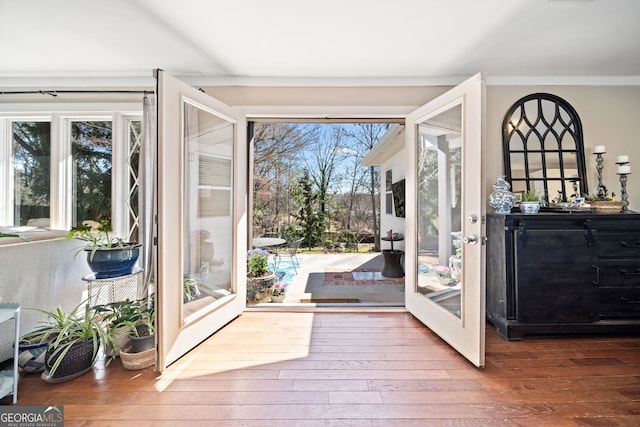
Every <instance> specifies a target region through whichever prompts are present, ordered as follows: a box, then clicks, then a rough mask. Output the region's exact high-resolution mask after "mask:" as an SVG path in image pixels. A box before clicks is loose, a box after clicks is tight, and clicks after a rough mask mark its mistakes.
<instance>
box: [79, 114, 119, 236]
mask: <svg viewBox="0 0 640 427" xmlns="http://www.w3.org/2000/svg"><path fill="white" fill-rule="evenodd" d="M71 147H72V155H73V178H74V184H75V188H74V209H75V212H74V218H75V224H78V223H81V222H82V221H84V220H87V219H91V220H95V221H108V222H111V154H112V132H111V122H110V121H83V122H72V123H71Z"/></svg>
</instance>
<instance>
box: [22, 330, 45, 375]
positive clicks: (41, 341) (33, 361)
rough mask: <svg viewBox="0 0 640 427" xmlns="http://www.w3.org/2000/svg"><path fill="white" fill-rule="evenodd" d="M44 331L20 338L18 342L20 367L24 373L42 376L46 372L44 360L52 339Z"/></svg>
mask: <svg viewBox="0 0 640 427" xmlns="http://www.w3.org/2000/svg"><path fill="white" fill-rule="evenodd" d="M45 329H46V328H45ZM43 331H44V329H41V330H37V331H34V332H30V333H28V334H26V335H24V336H22V337H21V338H20V341H19V342H18V367H19V368H20V370H21V371H22V372H25V373H27V374H40V373H42V372H43V371H44V369H45V364H44V358H45V356H46V353H47V347H49V343H50V342H51V337H46V336H45V335H44V334H43Z"/></svg>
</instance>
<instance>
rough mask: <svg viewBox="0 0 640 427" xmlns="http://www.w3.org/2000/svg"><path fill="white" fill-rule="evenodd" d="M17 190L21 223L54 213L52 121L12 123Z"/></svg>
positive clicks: (15, 191) (15, 192)
mask: <svg viewBox="0 0 640 427" xmlns="http://www.w3.org/2000/svg"><path fill="white" fill-rule="evenodd" d="M12 125H13V126H12V133H13V167H14V173H15V179H14V187H15V190H14V194H15V203H16V206H20V213H19V218H16V220H19V221H20V225H25V224H26V222H27V221H28V220H29V219H30V218H37V217H43V218H47V217H50V212H49V198H50V193H51V189H50V184H49V183H50V180H51V123H49V122H22V121H15V122H13V124H12Z"/></svg>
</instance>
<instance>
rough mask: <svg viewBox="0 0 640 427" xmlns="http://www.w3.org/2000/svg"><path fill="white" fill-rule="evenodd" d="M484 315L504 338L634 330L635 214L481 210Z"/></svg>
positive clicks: (638, 265)
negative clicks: (483, 225)
mask: <svg viewBox="0 0 640 427" xmlns="http://www.w3.org/2000/svg"><path fill="white" fill-rule="evenodd" d="M487 319H488V320H489V321H490V322H491V323H492V324H493V325H494V326H495V327H496V328H497V331H498V334H499V335H500V336H502V337H504V338H506V339H508V340H517V339H522V338H523V337H524V336H525V335H543V334H584V333H587V334H595V333H640V214H637V213H620V214H595V213H582V212H581V213H576V212H572V213H568V212H567V213H564V212H562V213H550V212H541V213H539V214H536V215H524V214H519V213H517V214H516V213H513V214H508V215H498V214H488V215H487Z"/></svg>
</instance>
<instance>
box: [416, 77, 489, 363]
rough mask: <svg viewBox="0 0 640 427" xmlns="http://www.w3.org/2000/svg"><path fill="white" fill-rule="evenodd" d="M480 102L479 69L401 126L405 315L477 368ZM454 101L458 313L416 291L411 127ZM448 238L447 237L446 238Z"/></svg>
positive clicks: (482, 210)
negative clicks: (458, 168)
mask: <svg viewBox="0 0 640 427" xmlns="http://www.w3.org/2000/svg"><path fill="white" fill-rule="evenodd" d="M484 103H485V83H484V77H483V76H482V74H476V75H475V76H473V77H471V78H470V79H468V80H466V81H465V82H463V83H461V84H460V85H458V86H456V87H454V88H452V89H450V90H449V91H447V92H445V93H444V94H442V95H440V96H438V97H436V98H435V99H433V100H432V101H430V102H429V103H427V104H425V105H424V106H422V107H420V108H418V109H416V110H415V111H414V112H412V113H411V114H409V115H408V116H407V119H406V128H405V135H406V143H405V147H406V157H405V167H406V179H407V204H406V236H405V239H406V240H405V241H406V246H405V249H406V252H405V274H406V276H405V306H406V308H407V310H409V312H411V314H413V315H414V316H415V317H416V318H418V319H419V320H420V321H421V322H422V323H424V324H425V325H426V326H427V327H429V328H430V329H431V330H432V331H433V332H435V333H436V334H438V335H439V336H440V337H441V338H442V339H444V340H445V341H446V342H447V343H449V345H451V346H452V347H453V348H454V349H456V350H457V351H458V352H459V353H460V354H462V355H463V356H464V357H466V358H467V359H468V360H469V361H471V362H472V363H473V364H474V365H475V366H477V367H482V366H484V363H485V300H486V295H485V255H484V254H485V247H484V244H483V236H484V235H485V231H484V230H485V226H484V218H485V214H486V203H485V193H486V191H485V189H484V182H485V177H484V173H485V172H484V170H485V168H484V164H483V162H484V160H483V159H484V127H485V126H484V114H485V106H484ZM454 106H462V117H461V129H462V144H463V154H462V194H461V195H460V196H461V202H462V209H461V213H460V214H461V226H462V236H463V241H464V243H463V257H462V262H463V266H462V270H463V271H464V282H463V285H462V292H461V297H460V299H461V302H460V305H461V307H460V310H461V314H460V315H459V317H458V316H456V315H455V314H454V313H451V312H450V311H448V310H445V309H444V308H443V307H441V306H440V305H438V304H437V303H435V302H434V301H432V300H431V299H429V298H428V297H427V296H425V295H424V294H423V293H421V292H418V290H417V283H418V268H417V266H418V254H417V249H418V242H417V232H418V230H417V220H418V203H417V200H418V189H417V180H418V178H417V177H418V170H417V155H418V148H417V137H418V135H417V128H418V124H420V123H423V122H425V121H426V120H428V119H431V118H433V117H436V116H438V115H439V114H441V113H444V112H446V111H448V110H449V109H451V108H452V107H454ZM443 202H444V201H443ZM474 218H475V219H474ZM447 236H449V235H447ZM471 236H475V237H476V240H475V241H472V240H470V239H469V237H471ZM448 239H449V237H447V240H446V241H447V242H448V241H449V240H448ZM441 244H442V242H441Z"/></svg>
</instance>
